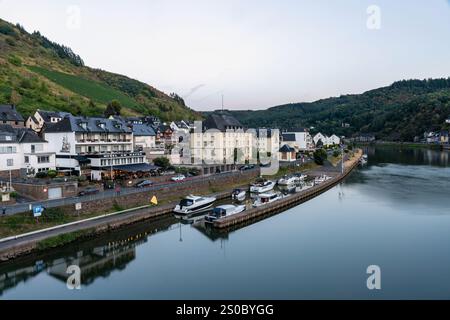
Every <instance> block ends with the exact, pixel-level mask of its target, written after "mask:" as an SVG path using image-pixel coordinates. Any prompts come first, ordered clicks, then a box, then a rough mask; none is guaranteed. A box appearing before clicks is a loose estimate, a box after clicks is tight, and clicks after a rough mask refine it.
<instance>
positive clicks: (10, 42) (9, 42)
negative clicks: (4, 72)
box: [5, 38, 16, 47]
mask: <svg viewBox="0 0 450 320" xmlns="http://www.w3.org/2000/svg"><path fill="white" fill-rule="evenodd" d="M5 41H6V43H7V44H9V45H10V46H11V47H15V46H16V42H15V41H14V39H12V38H6V40H5Z"/></svg>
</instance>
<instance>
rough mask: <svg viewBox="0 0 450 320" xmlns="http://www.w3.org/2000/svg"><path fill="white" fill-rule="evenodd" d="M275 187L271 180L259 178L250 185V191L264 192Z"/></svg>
mask: <svg viewBox="0 0 450 320" xmlns="http://www.w3.org/2000/svg"><path fill="white" fill-rule="evenodd" d="M274 187H275V182H274V181H271V180H261V181H257V182H255V183H253V184H251V185H250V192H254V193H264V192H268V191H270V190H272V189H273V188H274Z"/></svg>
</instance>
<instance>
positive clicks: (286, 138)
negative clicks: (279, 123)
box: [281, 133, 296, 141]
mask: <svg viewBox="0 0 450 320" xmlns="http://www.w3.org/2000/svg"><path fill="white" fill-rule="evenodd" d="M281 136H282V137H283V141H296V139H295V133H282V134H281Z"/></svg>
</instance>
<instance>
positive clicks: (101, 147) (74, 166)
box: [44, 116, 147, 180]
mask: <svg viewBox="0 0 450 320" xmlns="http://www.w3.org/2000/svg"><path fill="white" fill-rule="evenodd" d="M44 135H45V139H46V140H47V141H48V142H49V143H50V146H51V148H53V151H54V152H55V153H56V166H57V168H58V169H59V170H70V171H74V172H76V173H78V174H82V170H83V171H85V174H87V175H88V176H90V178H91V179H92V180H101V179H102V178H103V177H109V176H110V175H111V174H112V173H111V171H113V170H114V169H119V168H122V167H123V166H132V165H138V164H145V163H147V160H146V159H145V153H144V152H143V151H139V150H138V151H136V150H135V147H134V139H133V131H132V129H131V128H130V127H129V126H128V125H127V124H126V123H124V122H123V121H120V120H111V119H106V118H96V117H91V118H86V117H75V116H67V117H65V118H64V119H63V120H61V121H60V122H58V123H55V124H52V125H49V126H48V127H46V128H45V131H44Z"/></svg>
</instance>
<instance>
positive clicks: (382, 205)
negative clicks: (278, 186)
mask: <svg viewBox="0 0 450 320" xmlns="http://www.w3.org/2000/svg"><path fill="white" fill-rule="evenodd" d="M365 152H366V153H367V154H368V155H369V163H368V164H367V166H365V167H363V168H360V169H359V170H357V171H355V172H354V173H353V174H352V175H351V176H349V178H348V179H346V181H345V182H344V183H343V184H341V185H339V186H336V187H335V188H333V189H331V190H330V191H328V192H326V193H325V194H323V195H321V196H319V197H317V198H315V199H313V200H311V201H308V202H306V203H304V204H302V205H300V206H298V207H296V208H293V209H290V210H288V211H286V212H284V213H281V214H278V215H275V216H272V217H270V218H267V219H265V220H263V221H260V222H257V223H253V224H251V225H248V226H246V227H243V228H240V229H238V230H234V231H232V232H229V233H218V232H216V231H214V230H211V229H204V228H198V227H197V226H196V225H190V224H183V223H180V222H179V221H178V220H177V219H175V218H173V217H167V218H164V219H161V220H158V221H154V222H149V223H142V224H138V225H135V226H132V227H129V228H126V229H123V230H120V231H118V232H114V233H110V234H106V235H104V236H101V237H98V238H95V239H91V240H87V241H84V242H81V243H78V244H76V245H70V246H67V247H65V248H62V249H59V250H56V251H52V252H50V253H45V254H42V255H38V256H36V255H34V256H29V257H27V258H23V259H19V260H16V261H14V262H12V263H8V264H3V265H0V297H1V298H5V299H16V298H23V299H29V298H39V299H46V298H53V299H100V298H104V299H171V298H173V299H202V298H203V299H239V298H246V299H262V298H264V299H270V298H274V299H283V298H284V299H302V298H319V299H320V298H327V299H330V298H331V299H335V298H363V299H373V298H448V297H450V254H449V245H450V233H449V232H448V230H450V215H449V212H450V211H449V210H448V208H449V207H450V197H449V196H448V194H449V191H448V190H449V187H450V185H449V181H450V168H449V166H448V164H449V163H448V154H449V153H448V152H440V151H436V150H424V149H399V148H393V147H377V148H373V147H371V148H366V150H365ZM371 264H377V265H380V267H381V269H382V283H383V289H382V290H381V291H380V292H373V291H368V290H367V288H366V286H365V283H366V279H367V278H366V277H367V275H366V273H365V270H366V268H367V266H368V265H371ZM70 265H78V266H79V267H80V269H81V283H82V289H81V290H79V291H78V290H73V291H70V290H68V289H67V288H66V280H67V276H68V275H67V274H66V270H67V267H68V266H70Z"/></svg>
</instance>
